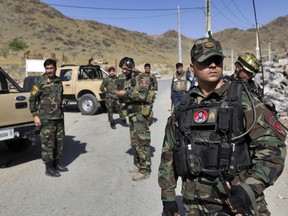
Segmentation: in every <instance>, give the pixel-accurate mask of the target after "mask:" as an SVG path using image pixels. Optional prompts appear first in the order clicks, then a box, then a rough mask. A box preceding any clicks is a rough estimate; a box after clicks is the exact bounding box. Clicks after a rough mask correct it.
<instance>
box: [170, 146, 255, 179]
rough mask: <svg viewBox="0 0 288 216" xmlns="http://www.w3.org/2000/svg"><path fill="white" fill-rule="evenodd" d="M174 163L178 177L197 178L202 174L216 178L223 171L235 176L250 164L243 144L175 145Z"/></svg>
mask: <svg viewBox="0 0 288 216" xmlns="http://www.w3.org/2000/svg"><path fill="white" fill-rule="evenodd" d="M174 163H175V170H176V173H177V175H179V176H186V175H190V174H191V175H193V176H199V175H200V174H201V173H202V172H203V173H206V174H208V175H211V176H217V175H218V174H219V172H223V171H224V172H225V173H228V174H230V175H232V176H235V175H237V174H238V173H240V172H241V171H242V170H244V169H247V168H248V167H249V166H250V164H251V163H250V157H249V152H248V149H247V145H246V144H245V143H242V144H239V145H235V144H234V143H232V144H228V143H221V144H219V143H218V144H211V143H209V144H203V143H202V144H190V143H188V144H185V145H177V146H175V147H174Z"/></svg>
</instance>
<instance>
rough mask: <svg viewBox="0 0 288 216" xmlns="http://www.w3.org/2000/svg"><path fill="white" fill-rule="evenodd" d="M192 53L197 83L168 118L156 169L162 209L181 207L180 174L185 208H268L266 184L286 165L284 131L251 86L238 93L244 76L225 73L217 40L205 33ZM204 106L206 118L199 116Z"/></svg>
mask: <svg viewBox="0 0 288 216" xmlns="http://www.w3.org/2000/svg"><path fill="white" fill-rule="evenodd" d="M190 54H191V62H192V63H191V68H192V69H193V71H194V75H195V77H196V78H197V80H198V86H194V87H193V88H192V89H191V90H190V91H189V93H188V94H187V96H186V97H185V98H184V99H183V100H182V102H180V103H179V104H178V105H177V106H176V107H175V110H174V112H173V113H172V115H171V117H169V118H168V122H167V125H166V129H165V137H164V141H163V148H162V156H161V163H160V166H159V176H158V182H159V185H160V187H161V198H162V201H163V211H164V213H165V215H166V216H176V215H178V216H179V215H180V214H179V211H178V206H177V202H176V193H175V188H176V186H177V179H178V177H182V194H183V207H184V209H185V212H186V215H187V216H200V215H201V216H204V215H205V216H212V215H213V216H214V215H215V216H216V215H222V216H223V215H237V216H241V215H260V216H267V215H270V212H269V211H268V209H267V204H266V201H265V197H264V190H265V189H266V188H268V187H269V186H271V185H273V184H274V183H275V181H276V180H277V178H278V177H279V176H280V174H281V173H282V171H283V168H284V161H285V157H286V146H285V143H284V141H285V137H286V133H285V131H284V129H283V128H282V126H281V125H280V124H279V122H278V120H277V118H275V116H274V115H273V114H272V113H271V111H269V110H268V109H267V108H266V107H265V106H264V105H263V103H261V102H260V101H259V100H258V99H257V98H255V97H251V95H250V94H249V91H243V90H242V88H239V90H237V97H233V96H235V94H232V93H233V92H234V93H235V88H234V87H237V89H238V87H239V86H240V87H241V86H242V85H243V84H241V82H238V81H234V83H233V82H230V81H228V82H224V81H223V79H222V78H221V77H222V73H223V58H224V56H223V53H222V48H221V45H220V43H219V42H218V41H215V40H214V39H213V38H212V37H211V36H210V37H209V38H202V39H199V40H197V41H195V43H194V46H193V47H192V49H191V53H190ZM230 86H231V88H230ZM228 95H230V96H228ZM236 98H238V100H235V99H236ZM235 103H237V104H238V103H240V104H239V105H238V106H236V105H237V104H236V105H235ZM231 104H233V106H230V105H231ZM200 112H203V113H202V115H203V116H204V121H203V120H202V121H200V122H197V121H196V119H197V118H198V117H199V115H200V114H199V113H200ZM203 116H202V117H203ZM237 129H239V130H238V131H237ZM231 131H232V132H231ZM251 206H253V207H251Z"/></svg>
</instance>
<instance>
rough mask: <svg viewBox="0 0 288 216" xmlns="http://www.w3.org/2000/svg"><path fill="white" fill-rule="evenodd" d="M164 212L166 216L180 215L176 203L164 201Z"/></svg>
mask: <svg viewBox="0 0 288 216" xmlns="http://www.w3.org/2000/svg"><path fill="white" fill-rule="evenodd" d="M163 212H164V214H165V215H166V216H173V215H174V213H178V205H177V202H176V201H163Z"/></svg>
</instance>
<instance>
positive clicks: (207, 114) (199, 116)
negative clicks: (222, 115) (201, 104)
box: [192, 107, 218, 126]
mask: <svg viewBox="0 0 288 216" xmlns="http://www.w3.org/2000/svg"><path fill="white" fill-rule="evenodd" d="M217 114H218V108H216V107H210V108H205V109H204V108H200V109H195V110H194V113H193V122H192V125H194V126H198V125H202V126H203V125H215V124H216V121H217Z"/></svg>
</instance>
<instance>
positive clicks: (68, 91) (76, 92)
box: [56, 64, 108, 115]
mask: <svg viewBox="0 0 288 216" xmlns="http://www.w3.org/2000/svg"><path fill="white" fill-rule="evenodd" d="M56 74H57V76H59V77H60V79H61V80H62V83H63V88H64V99H65V100H68V101H69V102H71V101H74V102H75V101H76V102H77V103H78V107H79V110H80V112H81V113H82V114H83V115H94V114H96V113H97V112H99V110H100V109H101V106H103V105H104V103H102V102H104V94H102V93H101V91H100V85H101V83H102V81H103V78H105V77H107V76H108V73H107V72H106V71H104V70H103V69H102V68H101V67H100V66H99V65H92V64H89V65H62V66H61V67H60V68H58V69H57V73H56Z"/></svg>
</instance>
